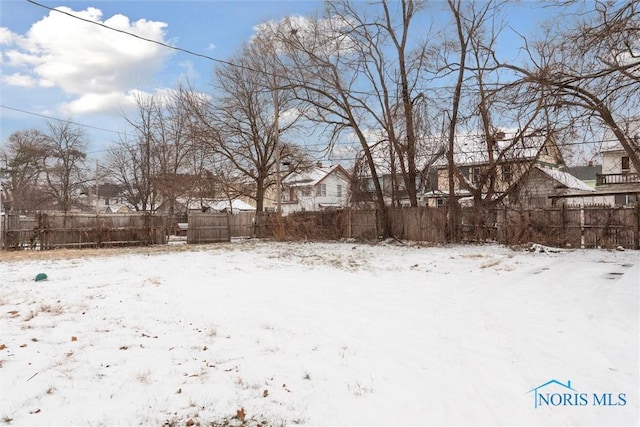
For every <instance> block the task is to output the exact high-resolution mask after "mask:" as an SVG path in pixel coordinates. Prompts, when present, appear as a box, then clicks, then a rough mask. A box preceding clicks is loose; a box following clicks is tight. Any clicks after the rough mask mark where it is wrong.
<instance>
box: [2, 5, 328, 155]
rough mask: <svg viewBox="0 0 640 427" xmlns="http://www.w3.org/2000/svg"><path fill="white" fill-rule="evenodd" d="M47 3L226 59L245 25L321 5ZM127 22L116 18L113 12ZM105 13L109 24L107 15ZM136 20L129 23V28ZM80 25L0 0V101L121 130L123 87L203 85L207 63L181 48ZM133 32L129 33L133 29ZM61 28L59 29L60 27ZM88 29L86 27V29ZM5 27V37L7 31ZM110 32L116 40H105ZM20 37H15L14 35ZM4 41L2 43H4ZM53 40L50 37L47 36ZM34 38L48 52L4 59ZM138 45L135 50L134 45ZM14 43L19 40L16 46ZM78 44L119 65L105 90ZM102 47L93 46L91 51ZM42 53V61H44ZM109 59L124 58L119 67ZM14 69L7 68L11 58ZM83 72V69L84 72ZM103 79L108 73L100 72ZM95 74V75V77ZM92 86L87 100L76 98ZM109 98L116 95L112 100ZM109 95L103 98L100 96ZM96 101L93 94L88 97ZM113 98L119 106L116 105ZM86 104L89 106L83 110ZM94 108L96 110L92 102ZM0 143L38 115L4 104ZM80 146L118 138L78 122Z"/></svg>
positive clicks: (208, 74)
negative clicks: (82, 135) (83, 134)
mask: <svg viewBox="0 0 640 427" xmlns="http://www.w3.org/2000/svg"><path fill="white" fill-rule="evenodd" d="M39 3H41V4H44V5H46V6H49V7H56V8H57V7H59V6H65V7H67V8H69V10H68V11H69V12H70V13H74V14H78V13H79V12H81V11H85V12H86V11H87V10H88V8H95V9H99V10H100V11H101V15H100V16H97V15H93V17H94V19H95V20H97V21H100V22H104V23H110V24H114V23H116V22H120V23H121V24H122V25H124V26H123V27H121V28H123V30H128V31H132V32H136V33H141V34H144V35H145V36H146V37H148V38H152V39H154V40H158V41H162V42H164V43H167V44H170V45H173V46H177V47H180V48H183V49H187V50H190V51H194V52H197V53H200V54H203V55H207V56H211V57H214V58H219V59H223V60H224V59H228V58H229V56H230V55H232V54H233V53H234V52H235V51H237V49H238V48H239V47H240V46H241V45H242V43H243V41H247V40H248V39H249V38H250V37H251V35H252V34H253V32H254V27H255V26H256V25H257V24H259V23H261V22H264V21H266V20H270V19H280V18H282V17H283V16H285V15H289V14H309V13H313V12H314V11H315V10H319V9H321V8H322V2H321V1H273V0H271V1H264V0H263V1H246V0H245V1H161V0H154V1H150V0H138V1H69V0H58V1H47V0H43V1H39ZM117 15H123V16H125V17H127V18H128V21H129V22H128V26H127V23H126V22H122V21H123V20H122V19H121V18H120V19H119V20H118V21H114V20H113V19H112V18H113V17H114V16H117ZM110 19H111V21H110ZM136 23H139V24H138V26H135V25H136ZM88 26H89V27H90V26H91V25H90V24H85V23H83V22H82V21H79V20H76V19H73V18H71V17H68V16H65V15H62V14H60V13H56V12H51V11H50V10H47V9H45V8H42V7H38V6H37V5H34V4H31V3H29V2H27V1H25V0H2V2H0V27H1V28H2V32H1V33H0V49H1V52H2V81H1V82H0V104H2V105H3V106H5V107H11V108H16V109H20V110H24V111H28V112H32V113H37V114H42V115H45V116H51V117H56V118H61V119H71V120H72V121H74V122H78V123H81V124H86V125H89V126H94V127H99V128H105V129H108V130H112V131H114V132H121V131H123V130H124V120H123V119H122V113H121V112H122V108H123V104H122V102H124V101H126V100H125V97H126V96H127V93H128V91H130V90H133V89H139V90H145V91H148V92H153V91H154V90H161V89H162V88H171V87H175V86H176V84H177V83H178V82H180V81H184V79H185V78H189V80H190V81H191V82H194V83H195V84H196V85H200V86H206V85H207V84H209V83H210V82H211V80H212V76H213V68H214V65H215V63H214V62H213V61H210V60H207V59H204V58H198V57H195V56H192V55H188V54H186V53H182V52H176V51H174V50H171V49H167V48H163V47H160V46H156V45H153V44H150V43H145V42H137V41H135V40H134V39H132V38H127V37H126V36H120V35H118V34H117V33H115V32H113V31H109V30H106V29H101V28H100V27H98V26H95V25H94V26H93V27H95V28H94V29H92V30H91V29H89V30H87V27H88ZM134 30H137V31H134ZM61 32H62V33H64V34H60V33H61ZM88 32H89V33H88ZM8 33H10V34H8ZM115 37H119V39H115ZM19 38H20V39H21V40H17V39H19ZM107 38H113V39H112V40H113V41H115V43H116V44H120V45H121V47H120V48H119V49H116V50H108V49H104V46H99V41H100V40H102V41H103V42H106V40H107ZM9 39H11V40H9ZM54 39H55V40H54ZM36 41H37V42H38V43H39V46H40V47H41V48H44V49H46V50H47V51H48V52H37V51H35V50H31V51H29V58H27V59H24V58H20V57H18V56H17V55H16V56H11V53H10V52H11V51H16V50H18V51H21V52H22V53H24V52H25V51H27V49H25V48H24V47H23V46H25V44H26V43H30V42H36ZM135 43H138V44H139V45H140V46H142V49H143V50H145V51H147V52H146V55H145V54H144V53H141V52H140V50H141V49H140V48H139V47H140V46H133V45H134V44H135ZM21 44H22V45H21ZM85 49H87V50H89V51H92V52H94V54H95V58H91V61H92V63H94V62H101V61H107V62H108V61H111V63H112V64H113V67H114V68H117V67H118V65H119V66H120V67H121V68H124V70H123V72H122V75H116V77H115V78H117V79H120V80H121V83H120V84H115V83H114V87H113V88H112V89H111V88H104V87H102V88H96V87H95V86H92V85H91V80H92V79H95V78H96V76H95V75H92V73H94V72H95V68H93V67H83V65H86V64H87V62H86V61H87V55H83V52H84V51H85ZM101 50H103V51H102V52H100V51H101ZM45 56H48V58H45ZM116 56H126V57H127V59H128V61H127V63H126V64H125V63H123V62H121V61H122V60H121V59H118V58H116ZM21 60H22V62H20V65H19V66H15V65H14V64H17V63H18V61H21ZM74 63H76V64H77V66H78V67H81V68H84V70H85V71H79V72H77V73H70V72H68V70H67V71H65V70H56V68H63V67H70V66H73V65H74ZM92 68H93V71H92ZM98 73H102V74H103V75H102V76H101V77H102V80H103V83H104V82H106V81H107V80H108V79H109V73H110V70H108V69H103V68H101V71H99V72H98ZM98 77H100V76H98ZM92 91H94V92H97V93H96V96H94V97H93V98H86V99H85V101H84V102H83V101H82V100H81V98H82V97H83V96H85V97H86V94H87V93H91V92H92ZM118 95H119V96H118ZM109 97H110V98H109ZM98 98H102V99H98ZM119 102H120V104H121V105H120V107H118V105H117V104H118V103H119ZM87 104H93V105H94V106H93V108H90V107H89V106H88V105H87ZM96 105H99V106H100V107H96ZM0 117H1V119H0V120H1V121H0V143H4V142H5V141H6V140H7V138H8V137H9V135H11V134H12V133H13V132H15V131H17V130H21V129H27V128H32V127H35V128H39V129H43V130H44V129H45V126H46V122H47V119H46V118H43V117H39V116H35V115H31V114H26V113H23V112H19V111H15V110H12V109H8V108H4V107H2V108H0ZM85 130H86V131H87V134H88V136H89V139H90V140H91V144H90V148H91V149H93V150H94V151H98V150H101V149H103V148H104V147H106V146H107V145H108V144H110V143H111V142H113V141H116V140H117V138H118V135H117V133H114V132H106V131H100V130H97V129H93V128H90V127H87V128H85Z"/></svg>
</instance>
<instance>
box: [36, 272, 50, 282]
mask: <svg viewBox="0 0 640 427" xmlns="http://www.w3.org/2000/svg"><path fill="white" fill-rule="evenodd" d="M41 280H47V275H46V274H45V273H38V275H37V276H36V282H39V281H41Z"/></svg>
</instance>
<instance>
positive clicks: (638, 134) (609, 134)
mask: <svg viewBox="0 0 640 427" xmlns="http://www.w3.org/2000/svg"><path fill="white" fill-rule="evenodd" d="M620 128H621V129H622V131H623V132H624V133H625V134H626V135H627V136H628V137H629V139H631V140H632V141H635V142H636V144H637V145H638V146H640V118H634V119H633V120H632V121H631V123H627V124H626V125H624V126H620ZM623 150H624V148H623V147H622V144H620V141H619V140H618V138H617V137H616V135H615V134H614V133H613V131H612V130H611V129H609V128H607V129H606V130H605V131H604V135H603V138H602V147H601V148H600V151H601V152H606V151H623Z"/></svg>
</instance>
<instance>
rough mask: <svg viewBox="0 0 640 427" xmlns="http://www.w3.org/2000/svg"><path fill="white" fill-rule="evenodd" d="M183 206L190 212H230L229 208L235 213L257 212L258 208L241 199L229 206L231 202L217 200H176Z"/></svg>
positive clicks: (235, 200) (233, 201)
mask: <svg viewBox="0 0 640 427" xmlns="http://www.w3.org/2000/svg"><path fill="white" fill-rule="evenodd" d="M176 201H177V202H178V203H180V204H181V205H183V206H185V207H186V208H187V209H189V210H200V209H202V208H203V207H205V208H209V209H211V210H214V211H223V210H225V209H226V210H229V206H231V208H233V211H255V210H256V208H255V207H253V206H251V205H250V204H248V203H246V202H243V201H242V200H240V199H234V200H232V201H231V204H229V200H215V199H185V198H178V199H177V200H176Z"/></svg>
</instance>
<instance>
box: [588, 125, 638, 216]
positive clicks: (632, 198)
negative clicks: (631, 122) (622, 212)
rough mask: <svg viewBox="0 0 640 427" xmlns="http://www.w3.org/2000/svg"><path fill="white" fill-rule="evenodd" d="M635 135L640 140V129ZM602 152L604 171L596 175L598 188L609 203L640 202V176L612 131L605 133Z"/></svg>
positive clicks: (625, 203)
mask: <svg viewBox="0 0 640 427" xmlns="http://www.w3.org/2000/svg"><path fill="white" fill-rule="evenodd" d="M636 130H637V133H635V134H634V135H632V136H633V139H634V140H635V141H638V142H640V129H636ZM605 139H606V143H605V144H604V146H603V148H602V151H601V154H602V173H601V174H598V175H597V176H596V190H597V192H598V193H601V194H603V195H605V196H606V199H607V204H609V205H612V206H629V205H634V204H637V203H638V198H639V197H638V196H639V195H640V176H639V175H638V171H637V170H635V168H634V167H633V163H631V161H630V159H629V155H628V153H627V152H626V151H625V150H624V149H623V147H622V145H621V144H620V142H618V141H617V140H616V139H615V137H614V136H613V134H612V133H608V134H605Z"/></svg>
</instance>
